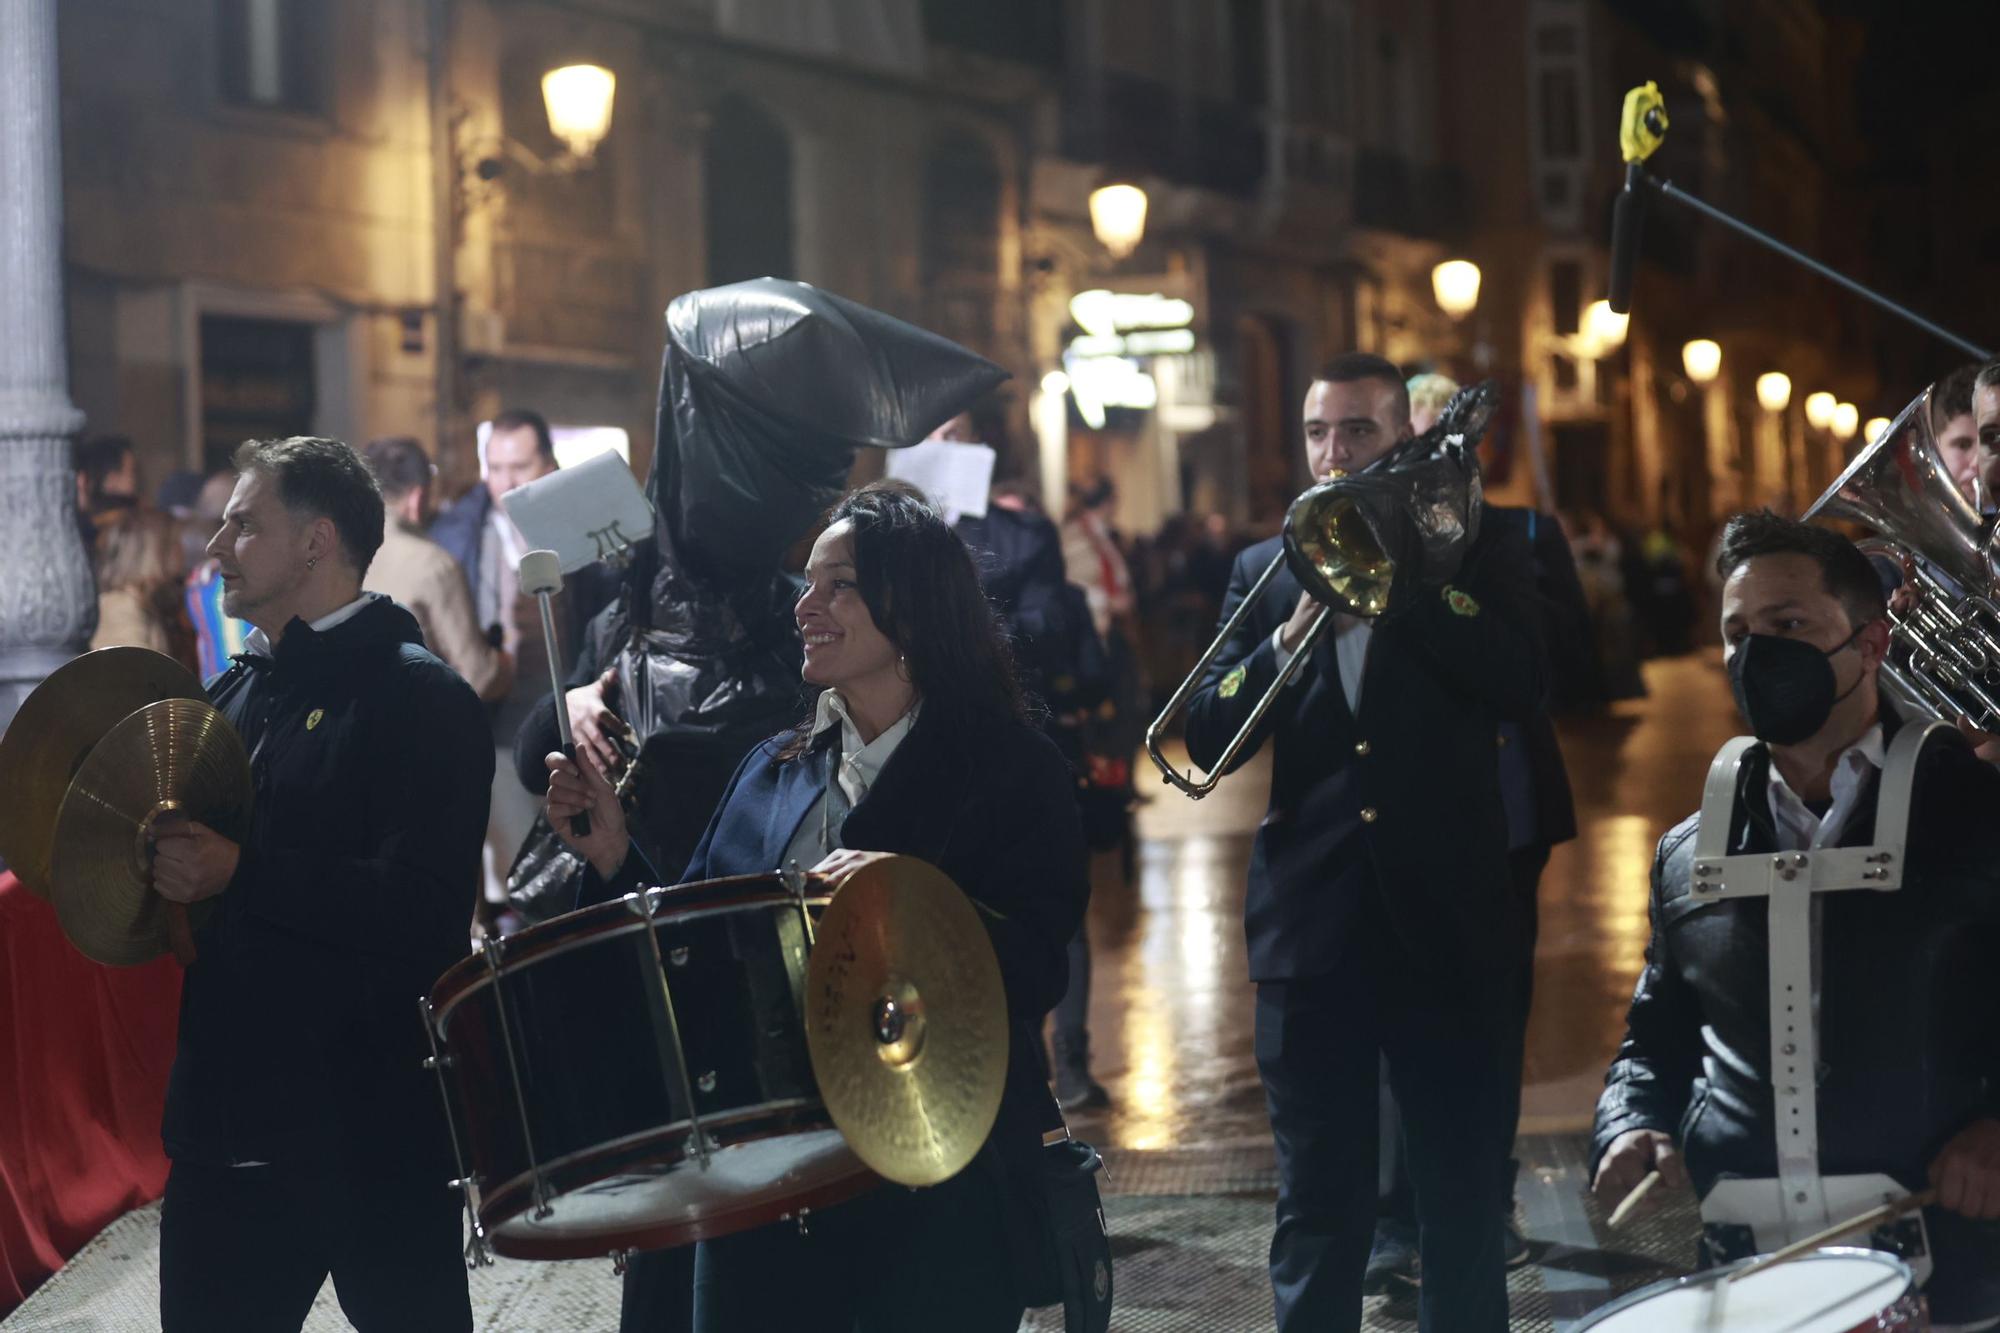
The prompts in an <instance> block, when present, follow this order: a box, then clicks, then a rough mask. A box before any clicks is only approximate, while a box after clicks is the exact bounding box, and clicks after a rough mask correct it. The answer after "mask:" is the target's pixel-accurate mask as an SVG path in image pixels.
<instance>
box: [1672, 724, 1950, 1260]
mask: <svg viewBox="0 0 2000 1333" xmlns="http://www.w3.org/2000/svg"><path fill="white" fill-rule="evenodd" d="M1950 730H1952V728H1951V724H1949V723H1945V722H1932V723H1928V724H1925V725H1918V724H1916V723H1911V724H1908V725H1906V726H1904V727H1903V728H1902V729H1901V730H1899V731H1898V732H1897V733H1896V736H1895V738H1894V740H1893V741H1892V742H1891V744H1890V746H1889V748H1888V752H1887V754H1886V756H1885V757H1884V762H1883V765H1882V775H1881V780H1880V782H1879V784H1878V786H1877V792H1876V798H1875V841H1874V843H1873V844H1872V845H1870V846H1866V847H1819V848H1814V849H1811V850H1809V851H1797V852H1777V853H1745V854H1736V855H1731V854H1729V851H1728V847H1729V835H1730V830H1731V824H1732V819H1733V815H1734V812H1735V805H1736V797H1737V793H1738V790H1739V787H1738V777H1739V774H1740V772H1741V769H1742V765H1743V760H1744V758H1745V756H1746V754H1747V753H1748V752H1749V751H1750V750H1751V748H1752V747H1754V746H1756V745H1758V744H1759V742H1758V741H1757V740H1756V738H1754V737H1750V736H1738V737H1736V738H1735V739H1733V740H1731V741H1730V742H1729V743H1728V744H1726V745H1724V746H1723V747H1722V749H1721V750H1720V751H1719V752H1718V753H1717V754H1716V756H1715V759H1714V761H1713V762H1712V763H1711V764H1710V765H1709V770H1708V780H1707V782H1706V784H1705V786H1704V787H1703V790H1702V801H1701V826H1700V829H1699V831H1698V832H1697V834H1696V835H1695V857H1694V874H1693V885H1692V888H1691V893H1692V895H1693V898H1694V900H1695V901H1696V902H1715V901H1718V900H1720V899H1724V898H1766V899H1768V900H1769V904H1770V924H1769V935H1770V1011H1771V1012H1770V1025H1771V1037H1770V1041H1771V1049H1770V1061H1771V1073H1770V1077H1771V1093H1772V1104H1773V1111H1774V1128H1775V1132H1776V1134H1777V1145H1776V1147H1777V1161H1778V1176H1777V1179H1775V1180H1770V1179H1765V1180H1752V1179H1724V1180H1720V1181H1717V1182H1716V1184H1715V1186H1714V1187H1713V1188H1712V1189H1711V1190H1710V1191H1709V1193H1708V1195H1707V1196H1706V1197H1705V1198H1704V1199H1703V1200H1702V1202H1701V1216H1702V1221H1703V1223H1704V1224H1705V1225H1707V1226H1710V1227H1747V1228H1749V1229H1750V1231H1751V1232H1752V1234H1753V1235H1754V1237H1755V1240H1756V1247H1757V1248H1758V1249H1759V1250H1771V1249H1776V1248H1779V1247H1781V1246H1783V1245H1784V1244H1786V1243H1787V1242H1789V1241H1793V1240H1797V1239H1800V1238H1802V1237H1804V1236H1807V1235H1810V1234H1811V1233H1813V1232H1815V1231H1818V1230H1820V1229H1821V1228H1823V1227H1825V1226H1827V1225H1828V1224H1829V1223H1830V1222H1831V1221H1834V1220H1837V1219H1838V1218H1840V1217H1843V1216H1846V1215H1848V1214H1850V1213H1853V1212H1856V1211H1858V1210H1860V1209H1865V1208H1867V1207H1869V1206H1871V1205H1875V1204H1880V1203H1886V1202H1890V1201H1893V1200H1895V1199H1898V1198H1901V1197H1902V1196H1903V1195H1904V1194H1906V1193H1907V1192H1908V1191H1906V1190H1905V1189H1904V1188H1903V1187H1902V1186H1901V1185H1900V1184H1898V1183H1897V1182H1896V1181H1895V1180H1894V1179H1892V1178H1891V1177H1889V1176H1887V1175H1882V1174H1868V1175H1854V1176H1834V1177H1823V1176H1822V1175H1821V1174H1820V1162H1819V1097H1818V1094H1819V1068H1818V1060H1819V1033H1818V1012H1817V1010H1818V996H1817V993H1816V992H1815V990H1814V984H1813V978H1814V975H1815V972H1816V970H1817V969H1816V968H1815V966H1814V964H1815V963H1816V961H1817V957H1818V953H1819V947H1820V937H1819V930H1818V924H1817V922H1816V921H1815V919H1814V914H1813V896H1814V895H1815V894H1821V893H1838V892H1843V891H1847V890H1854V889H1861V890H1868V891H1871V892H1875V893H1894V892H1895V891H1897V890H1898V889H1900V888H1902V886H1903V868H1904V866H1905V864H1906V863H1907V857H1906V855H1905V840H1906V837H1907V834H1908V830H1909V822H1910V797H1911V790H1912V787H1913V785H1914V783H1915V779H1916V771H1917V760H1918V757H1919V756H1920V755H1921V754H1922V752H1923V749H1924V746H1925V744H1926V743H1927V742H1928V740H1929V739H1930V736H1931V735H1932V733H1933V732H1937V731H1946V732H1948V731H1950ZM1920 1225H1921V1223H1920V1222H1919V1226H1920ZM1918 1249H1919V1252H1917V1253H1911V1254H1906V1255H1904V1256H1903V1257H1904V1259H1905V1261H1906V1262H1907V1263H1909V1264H1910V1266H1911V1268H1912V1270H1913V1271H1914V1272H1915V1275H1916V1278H1917V1281H1918V1282H1919V1283H1922V1282H1924V1281H1926V1280H1927V1279H1928V1278H1929V1276H1930V1269H1931V1260H1930V1255H1929V1246H1928V1244H1925V1243H1922V1242H1921V1241H1919V1247H1918Z"/></svg>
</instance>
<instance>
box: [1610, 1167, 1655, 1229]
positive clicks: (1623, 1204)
mask: <svg viewBox="0 0 2000 1333" xmlns="http://www.w3.org/2000/svg"><path fill="white" fill-rule="evenodd" d="M1659 1183H1660V1173H1659V1172H1658V1171H1648V1172H1647V1173H1646V1178H1645V1179H1644V1180H1642V1181H1640V1182H1639V1183H1638V1184H1636V1185H1634V1186H1633V1187H1632V1192H1631V1193H1630V1194H1628V1195H1626V1196H1625V1197H1624V1198H1622V1199H1620V1200H1619V1201H1618V1206H1617V1207H1616V1208H1613V1209H1612V1210H1611V1220H1610V1221H1609V1222H1608V1223H1606V1224H1605V1225H1607V1226H1608V1227H1610V1228H1611V1229H1612V1230H1613V1231H1616V1230H1617V1229H1618V1228H1619V1227H1622V1226H1624V1225H1625V1219H1626V1218H1628V1217H1630V1216H1632V1212H1633V1210H1634V1209H1636V1208H1637V1207H1638V1206H1639V1205H1640V1204H1641V1203H1643V1202H1645V1198H1646V1196H1647V1195H1648V1194H1651V1193H1652V1192H1653V1187H1654V1186H1655V1185H1657V1184H1659Z"/></svg>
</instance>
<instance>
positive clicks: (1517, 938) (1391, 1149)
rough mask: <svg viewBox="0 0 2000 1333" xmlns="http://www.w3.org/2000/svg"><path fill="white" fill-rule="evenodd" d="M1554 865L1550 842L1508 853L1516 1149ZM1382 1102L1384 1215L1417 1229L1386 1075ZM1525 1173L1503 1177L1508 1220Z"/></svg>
mask: <svg viewBox="0 0 2000 1333" xmlns="http://www.w3.org/2000/svg"><path fill="white" fill-rule="evenodd" d="M1548 864H1549V846H1548V844H1547V843H1542V842H1535V843H1529V844H1528V845H1527V846H1526V847H1518V848H1516V849H1514V850H1513V851H1511V852H1509V853H1507V868H1508V874H1509V879H1510V881H1511V882H1512V884H1513V889H1514V920H1513V921H1512V922H1511V923H1510V925H1511V929H1512V933H1511V934H1510V935H1509V937H1508V938H1509V940H1510V942H1511V949H1512V957H1513V962H1514V966H1515V968H1516V969H1517V970H1516V972H1515V973H1514V977H1513V981H1512V986H1513V990H1512V991H1511V992H1510V998H1511V1001H1512V1003H1511V1007H1509V1009H1508V1010H1507V1028H1506V1041H1507V1050H1506V1054H1505V1057H1504V1058H1505V1060H1506V1069H1507V1097H1506V1100H1505V1103H1504V1104H1503V1105H1502V1106H1501V1108H1500V1123H1499V1126H1498V1128H1499V1132H1500V1133H1501V1134H1502V1135H1503V1136H1504V1138H1503V1141H1504V1142H1506V1143H1508V1144H1510V1145H1511V1144H1512V1143H1513V1142H1514V1131H1515V1130H1516V1128H1517V1127H1518V1126H1519V1125H1520V1123H1521V1079H1522V1074H1523V1070H1522V1064H1523V1062H1524V1060H1525V1059H1526V1056H1527V1048H1528V1015H1529V1013H1530V1012H1531V1011H1532V1010H1533V1008H1534V1001H1535V941H1536V939H1537V938H1538V937H1539V935H1540V931H1541V908H1540V905H1539V895H1540V893H1541V885H1542V871H1543V870H1545V869H1546V868H1547V867H1548ZM1385 1067H1386V1062H1385ZM1381 1104H1382V1128H1381V1143H1382V1167H1381V1176H1382V1185H1381V1188H1382V1205H1381V1212H1382V1216H1383V1217H1384V1218H1386V1219H1388V1220H1390V1221H1394V1222H1400V1223H1402V1224H1403V1225H1404V1226H1406V1227H1409V1228H1412V1229H1414V1228H1415V1227H1416V1225H1417V1199H1416V1192H1415V1190H1413V1189H1412V1188H1411V1186H1410V1173H1409V1171H1408V1170H1407V1169H1405V1165H1404V1142H1403V1116H1402V1112H1401V1111H1400V1110H1399V1109H1398V1108H1397V1106H1396V1094H1395V1093H1394V1092H1393V1091H1392V1090H1391V1087H1390V1084H1389V1081H1388V1079H1387V1078H1386V1077H1385V1078H1384V1079H1383V1081H1382V1093H1381ZM1519 1170H1520V1163H1519V1162H1518V1161H1517V1160H1515V1159H1513V1158H1511V1157H1510V1158H1509V1159H1508V1161H1507V1169H1506V1170H1505V1171H1504V1172H1503V1173H1502V1174H1501V1178H1500V1201H1499V1203H1498V1204H1497V1205H1496V1206H1497V1208H1498V1210H1499V1213H1500V1215H1501V1216H1502V1217H1506V1216H1508V1215H1509V1214H1511V1213H1512V1212H1513V1211H1514V1178H1515V1176H1516V1175H1517V1174H1518V1173H1519Z"/></svg>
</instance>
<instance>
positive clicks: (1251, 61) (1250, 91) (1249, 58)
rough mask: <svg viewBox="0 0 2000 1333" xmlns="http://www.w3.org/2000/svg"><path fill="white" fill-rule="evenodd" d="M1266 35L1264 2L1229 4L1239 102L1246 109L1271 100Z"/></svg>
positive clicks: (1248, 0) (1249, 0) (1233, 1)
mask: <svg viewBox="0 0 2000 1333" xmlns="http://www.w3.org/2000/svg"><path fill="white" fill-rule="evenodd" d="M1264 31H1265V29H1264V0H1229V54H1230V58H1231V60H1232V61H1233V62H1234V64H1235V71H1234V72H1235V75H1236V78H1235V84H1236V101H1237V102H1238V103H1239V104H1240V105H1242V106H1248V107H1261V106H1263V105H1264V103H1265V102H1266V101H1267V100H1269V97H1270V92H1269V83H1270V78H1269V74H1270V71H1269V69H1268V67H1267V65H1266V62H1267V61H1268V60H1269V58H1270V57H1269V47H1268V46H1267V44H1266V43H1265V41H1264Z"/></svg>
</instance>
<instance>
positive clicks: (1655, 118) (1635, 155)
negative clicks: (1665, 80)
mask: <svg viewBox="0 0 2000 1333" xmlns="http://www.w3.org/2000/svg"><path fill="white" fill-rule="evenodd" d="M1666 138H1667V99H1666V98H1664V97H1662V96H1660V85H1659V84H1657V83H1654V82H1653V81H1652V80H1651V79H1648V80H1646V82H1644V83H1642V84H1640V85H1639V86H1638V87H1637V88H1634V89H1633V90H1632V91H1631V92H1628V93H1626V94H1625V110H1624V112H1623V113H1622V114H1621V115H1620V116H1619V118H1618V149H1619V151H1620V152H1622V153H1623V154H1624V155H1625V160H1626V161H1627V162H1644V161H1645V160H1646V159H1647V158H1649V157H1651V156H1652V155H1653V154H1654V152H1656V151H1657V150H1658V149H1659V146H1660V145H1661V144H1662V143H1664V142H1666Z"/></svg>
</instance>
